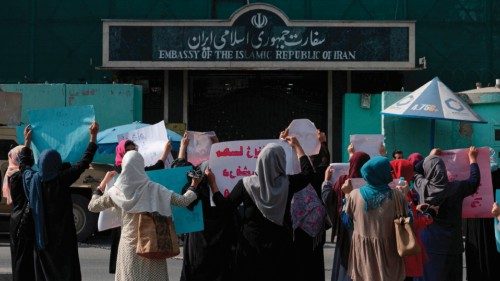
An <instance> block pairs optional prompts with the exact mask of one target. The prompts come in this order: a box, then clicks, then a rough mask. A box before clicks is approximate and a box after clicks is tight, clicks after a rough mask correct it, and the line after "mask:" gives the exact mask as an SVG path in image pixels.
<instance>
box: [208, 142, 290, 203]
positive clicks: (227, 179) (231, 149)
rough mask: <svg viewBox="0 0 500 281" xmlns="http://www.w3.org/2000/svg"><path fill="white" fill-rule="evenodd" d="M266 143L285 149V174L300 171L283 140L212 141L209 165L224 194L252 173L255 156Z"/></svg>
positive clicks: (255, 160) (288, 146)
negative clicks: (275, 144)
mask: <svg viewBox="0 0 500 281" xmlns="http://www.w3.org/2000/svg"><path fill="white" fill-rule="evenodd" d="M268 143H277V144H279V145H281V146H282V147H283V148H284V149H285V153H286V172H287V174H296V173H299V172H300V166H299V163H298V159H297V155H296V154H295V153H294V152H293V151H292V148H291V147H290V145H289V144H288V143H287V142H285V141H282V140H245V141H231V142H219V143H214V144H213V145H212V149H211V150H210V160H209V167H210V169H211V170H212V172H213V173H214V175H215V180H216V182H217V186H218V187H219V190H220V191H221V192H222V194H223V195H224V196H227V195H228V194H229V193H230V192H231V191H232V190H233V188H234V186H235V185H236V183H237V182H238V181H239V180H240V179H242V178H243V177H246V176H251V175H253V174H254V172H255V166H256V164H257V157H258V156H259V153H260V151H261V150H262V148H264V146H266V144H268Z"/></svg>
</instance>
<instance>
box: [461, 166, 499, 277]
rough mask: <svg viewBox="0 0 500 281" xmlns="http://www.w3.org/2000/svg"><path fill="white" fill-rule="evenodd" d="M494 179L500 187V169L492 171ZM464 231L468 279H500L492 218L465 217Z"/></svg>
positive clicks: (495, 183)
mask: <svg viewBox="0 0 500 281" xmlns="http://www.w3.org/2000/svg"><path fill="white" fill-rule="evenodd" d="M492 179H493V187H494V188H495V187H500V169H499V170H496V171H495V172H494V173H492ZM493 191H495V189H494V190H493ZM493 194H495V193H493ZM463 231H464V234H465V259H466V263H467V280H469V281H493V280H498V278H499V276H500V253H498V252H497V250H496V242H495V235H493V233H494V226H493V222H492V219H491V218H489V219H464V221H463Z"/></svg>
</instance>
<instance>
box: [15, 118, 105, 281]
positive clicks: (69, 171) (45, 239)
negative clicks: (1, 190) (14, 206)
mask: <svg viewBox="0 0 500 281" xmlns="http://www.w3.org/2000/svg"><path fill="white" fill-rule="evenodd" d="M89 131H90V143H89V145H88V147H87V150H86V151H85V153H84V155H83V157H82V159H81V160H80V162H78V163H76V164H75V165H67V167H65V168H64V169H63V163H62V160H61V155H60V154H59V153H58V152H57V151H55V150H45V151H43V152H42V153H41V154H40V157H39V159H38V163H37V164H38V171H34V170H32V169H26V170H25V171H23V184H24V188H25V190H26V196H27V198H28V201H29V205H30V209H31V214H32V217H33V221H34V228H35V279H36V280H81V273H80V261H79V259H78V245H77V239H76V229H75V222H74V218H73V202H72V200H71V192H70V188H69V187H70V186H71V184H73V183H74V182H75V181H76V180H77V179H78V178H79V177H80V175H81V174H82V173H83V172H84V171H85V169H87V168H88V167H89V165H90V163H91V162H92V159H93V158H94V154H95V152H96V150H97V145H96V136H97V132H98V131H99V125H98V124H97V123H93V124H92V125H91V126H90V128H89ZM23 164H24V163H23V160H22V159H21V165H23Z"/></svg>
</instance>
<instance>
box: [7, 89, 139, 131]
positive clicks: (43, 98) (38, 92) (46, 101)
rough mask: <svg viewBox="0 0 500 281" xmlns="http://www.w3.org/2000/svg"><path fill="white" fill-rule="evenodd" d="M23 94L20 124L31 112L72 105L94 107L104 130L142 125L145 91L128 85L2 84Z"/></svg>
mask: <svg viewBox="0 0 500 281" xmlns="http://www.w3.org/2000/svg"><path fill="white" fill-rule="evenodd" d="M0 88H1V89H3V90H4V91H8V92H18V93H21V94H22V105H21V106H22V108H21V112H22V113H21V122H23V123H24V124H28V123H29V120H28V111H29V110H33V109H39V108H50V107H63V106H72V105H94V110H95V114H96V120H97V121H98V122H99V124H100V127H101V130H105V129H107V128H110V127H113V126H118V125H123V124H127V123H131V122H133V121H142V87H141V86H136V85H129V84H0Z"/></svg>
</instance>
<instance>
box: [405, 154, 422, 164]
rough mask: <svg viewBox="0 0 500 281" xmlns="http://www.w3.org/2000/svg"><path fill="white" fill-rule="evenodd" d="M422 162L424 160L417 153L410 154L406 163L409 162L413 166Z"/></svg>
mask: <svg viewBox="0 0 500 281" xmlns="http://www.w3.org/2000/svg"><path fill="white" fill-rule="evenodd" d="M422 160H424V157H423V156H422V154H420V153H418V152H415V153H412V154H410V156H408V161H410V162H411V164H412V165H413V166H415V165H416V164H417V163H418V162H420V161H422Z"/></svg>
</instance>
